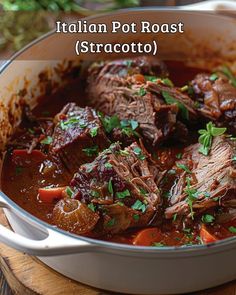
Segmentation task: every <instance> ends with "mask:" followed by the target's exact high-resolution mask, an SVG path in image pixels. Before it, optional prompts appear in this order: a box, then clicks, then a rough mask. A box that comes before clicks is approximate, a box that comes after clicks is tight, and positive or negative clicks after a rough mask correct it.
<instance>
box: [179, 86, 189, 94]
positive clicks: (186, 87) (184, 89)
mask: <svg viewBox="0 0 236 295" xmlns="http://www.w3.org/2000/svg"><path fill="white" fill-rule="evenodd" d="M187 90H188V85H184V86H183V87H181V88H180V91H181V92H185V91H187Z"/></svg>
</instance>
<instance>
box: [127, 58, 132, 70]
mask: <svg viewBox="0 0 236 295" xmlns="http://www.w3.org/2000/svg"><path fill="white" fill-rule="evenodd" d="M125 65H126V66H127V67H128V68H130V67H131V65H132V60H126V61H125Z"/></svg>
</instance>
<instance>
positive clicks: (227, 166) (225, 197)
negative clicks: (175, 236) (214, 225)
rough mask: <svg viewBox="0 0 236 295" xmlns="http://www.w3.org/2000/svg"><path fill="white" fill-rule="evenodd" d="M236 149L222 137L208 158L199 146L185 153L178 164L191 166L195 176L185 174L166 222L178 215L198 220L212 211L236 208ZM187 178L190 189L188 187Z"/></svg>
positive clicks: (174, 188)
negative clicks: (213, 209) (235, 157)
mask: <svg viewBox="0 0 236 295" xmlns="http://www.w3.org/2000/svg"><path fill="white" fill-rule="evenodd" d="M235 145H236V144H235V141H233V140H231V139H228V138H226V137H225V136H220V137H216V138H214V139H213V144H212V147H211V151H210V154H209V155H208V156H204V155H202V154H200V153H199V151H198V150H199V144H198V143H197V144H194V145H191V146H189V147H187V148H186V149H185V151H184V154H183V159H182V160H180V161H179V162H177V163H179V164H184V165H188V167H189V169H190V170H191V173H188V172H186V171H183V172H182V174H181V175H180V176H179V180H178V181H177V182H176V184H175V185H174V186H173V188H172V191H171V198H170V207H168V208H167V209H166V211H165V216H166V218H172V217H173V216H174V214H177V215H178V216H186V217H190V216H191V215H193V216H195V215H197V214H199V213H202V212H204V211H205V210H207V209H209V208H213V207H217V206H225V205H226V204H227V206H231V205H230V204H235V196H236V169H235V168H236V167H235V161H234V156H235V154H236V148H235ZM187 178H189V179H190V182H189V184H190V185H187V181H186V180H187ZM190 202H191V204H192V210H193V212H192V214H191V206H190Z"/></svg>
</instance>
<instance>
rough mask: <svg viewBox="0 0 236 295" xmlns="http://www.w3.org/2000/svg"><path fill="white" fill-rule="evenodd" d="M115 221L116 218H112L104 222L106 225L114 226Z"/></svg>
mask: <svg viewBox="0 0 236 295" xmlns="http://www.w3.org/2000/svg"><path fill="white" fill-rule="evenodd" d="M115 223H116V219H115V218H112V219H110V220H109V221H108V222H107V223H106V226H108V227H111V226H114V225H115Z"/></svg>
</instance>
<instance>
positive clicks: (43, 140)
mask: <svg viewBox="0 0 236 295" xmlns="http://www.w3.org/2000/svg"><path fill="white" fill-rule="evenodd" d="M52 142H53V139H52V137H51V136H47V137H45V138H44V139H42V140H41V141H40V143H41V144H48V145H49V144H51V143H52Z"/></svg>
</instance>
